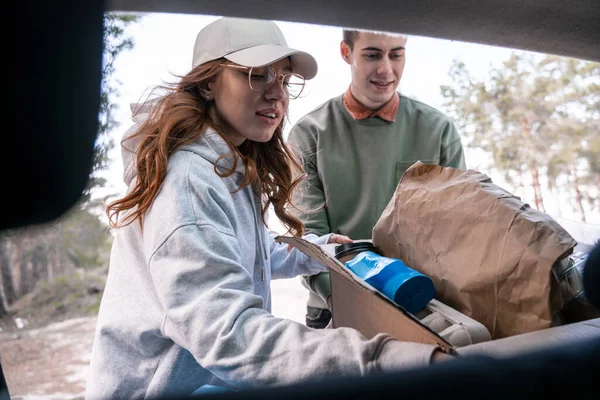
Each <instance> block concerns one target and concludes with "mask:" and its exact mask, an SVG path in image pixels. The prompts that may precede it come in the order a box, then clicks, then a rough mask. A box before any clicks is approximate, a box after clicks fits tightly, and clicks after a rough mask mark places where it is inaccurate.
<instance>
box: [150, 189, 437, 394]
mask: <svg viewBox="0 0 600 400" xmlns="http://www.w3.org/2000/svg"><path fill="white" fill-rule="evenodd" d="M203 202H204V206H206V207H212V210H213V212H214V210H215V208H216V209H218V208H219V207H220V204H219V202H218V201H215V200H214V199H213V198H211V197H210V196H209V197H206V198H204V199H203ZM213 215H217V217H215V218H199V219H198V220H196V221H189V222H188V223H184V224H180V225H179V226H177V228H176V229H174V230H173V231H172V232H171V233H170V234H169V235H167V236H166V237H165V238H163V240H162V241H161V242H160V243H159V245H158V246H157V247H156V250H155V251H153V252H152V253H151V255H150V257H149V270H150V275H151V279H152V285H153V286H154V290H155V292H156V296H157V299H158V301H159V303H160V304H161V307H162V308H163V310H164V319H163V328H162V330H163V334H164V335H165V336H166V337H169V338H171V339H172V340H173V341H174V342H175V343H176V344H177V345H179V346H181V347H182V348H185V349H186V350H188V351H189V352H190V353H191V354H192V355H193V356H194V358H195V359H196V360H197V362H198V363H199V364H200V365H201V366H202V367H204V368H206V369H207V370H209V371H210V372H211V373H213V374H214V375H215V376H216V377H217V378H219V379H221V380H223V381H224V382H226V383H228V384H229V385H232V386H233V387H238V388H248V387H260V386H269V385H281V384H290V383H294V382H298V381H302V380H306V379H315V378H321V379H322V378H327V377H339V376H351V375H352V376H353V375H364V374H366V373H368V372H373V371H380V370H383V371H385V370H387V369H390V368H392V369H396V368H398V367H399V366H404V367H407V366H416V365H427V364H428V363H429V360H430V358H431V354H432V352H433V350H434V349H435V346H430V345H423V344H416V343H402V342H396V341H393V342H392V343H394V345H393V346H389V345H388V343H390V341H391V338H390V336H389V335H385V334H379V335H377V336H375V337H374V338H372V339H366V338H365V337H364V336H363V335H362V334H360V333H359V332H358V331H356V330H354V329H350V328H338V329H324V330H315V329H311V328H308V327H306V326H304V325H302V324H300V323H297V322H295V321H291V320H285V319H280V318H276V317H274V316H273V315H271V314H269V313H268V312H266V311H265V310H263V309H262V299H261V298H260V297H259V296H256V295H254V294H253V281H252V278H251V276H250V275H249V273H248V272H247V270H246V269H245V268H244V267H243V266H242V265H241V262H242V261H241V258H240V252H241V250H240V247H239V244H238V241H237V238H236V237H235V236H234V235H233V233H232V231H231V227H230V226H229V225H228V223H227V220H226V219H223V218H220V217H219V216H218V215H224V214H219V213H217V214H214V213H213ZM198 221H201V222H198ZM278 250H279V249H278ZM284 251H285V250H284ZM292 257H300V256H299V255H298V254H296V255H292ZM380 355H381V356H382V360H383V361H382V362H380V361H378V357H379V356H380Z"/></svg>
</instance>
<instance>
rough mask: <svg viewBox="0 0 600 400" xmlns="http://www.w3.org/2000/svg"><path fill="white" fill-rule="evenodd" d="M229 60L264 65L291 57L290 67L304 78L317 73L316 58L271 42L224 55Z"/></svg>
mask: <svg viewBox="0 0 600 400" xmlns="http://www.w3.org/2000/svg"><path fill="white" fill-rule="evenodd" d="M224 57H225V58H226V59H228V60H229V61H232V62H234V63H236V64H240V65H243V66H245V67H264V66H265V65H270V64H273V63H275V62H277V61H279V60H281V59H283V58H286V57H291V62H292V69H293V70H294V72H295V73H297V74H300V75H302V76H303V77H304V79H307V80H308V79H312V78H314V77H315V76H316V75H317V70H318V66H317V60H315V58H314V57H313V56H311V55H310V54H308V53H306V52H304V51H300V50H296V49H291V48H289V47H284V46H277V45H273V44H263V45H260V46H254V47H249V48H247V49H244V50H239V51H236V52H233V53H230V54H227V55H226V56H224Z"/></svg>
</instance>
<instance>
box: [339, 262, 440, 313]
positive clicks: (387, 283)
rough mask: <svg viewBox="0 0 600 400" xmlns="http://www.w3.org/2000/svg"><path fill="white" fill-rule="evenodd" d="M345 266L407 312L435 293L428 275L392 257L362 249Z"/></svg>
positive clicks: (425, 302)
mask: <svg viewBox="0 0 600 400" xmlns="http://www.w3.org/2000/svg"><path fill="white" fill-rule="evenodd" d="M346 267H347V268H348V269H349V270H351V271H352V272H354V273H355V274H356V275H358V276H359V277H360V278H362V279H363V280H364V281H365V282H367V283H368V284H369V285H371V286H373V287H374V288H375V289H377V290H379V291H380V292H381V293H382V294H383V295H384V296H386V297H387V298H389V299H390V300H392V301H394V302H395V303H396V304H398V305H400V306H402V307H403V308H404V309H405V310H407V311H408V312H410V313H416V312H418V311H421V310H422V309H424V308H425V306H426V305H427V303H429V302H430V301H431V300H432V299H433V298H434V296H435V287H434V285H433V281H432V280H431V278H429V277H428V276H426V275H423V274H421V273H420V272H418V271H415V270H414V269H412V268H409V267H407V266H406V265H405V264H404V263H403V262H402V260H399V259H396V258H389V257H384V256H381V255H379V254H377V253H374V252H372V251H363V252H361V253H359V254H357V255H356V257H354V258H353V259H352V260H350V261H347V262H346Z"/></svg>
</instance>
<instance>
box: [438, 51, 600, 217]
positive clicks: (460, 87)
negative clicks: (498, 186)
mask: <svg viewBox="0 0 600 400" xmlns="http://www.w3.org/2000/svg"><path fill="white" fill-rule="evenodd" d="M449 75H450V77H451V79H452V84H451V85H448V86H443V87H441V93H442V96H443V98H444V99H445V107H446V109H447V111H448V113H449V114H450V115H451V116H452V117H453V118H454V119H455V120H456V122H457V125H458V126H459V127H460V128H461V130H462V133H463V135H464V136H465V137H466V140H465V142H466V143H467V145H468V146H470V147H473V148H478V149H482V150H483V151H485V152H486V153H488V154H490V156H491V157H490V162H491V164H490V165H489V166H488V167H489V168H491V169H495V170H497V171H499V172H501V173H502V174H503V175H504V177H505V178H506V180H507V181H508V182H509V183H512V184H513V185H514V186H519V185H522V184H523V179H524V176H525V175H527V174H531V176H532V177H534V175H537V173H539V174H540V175H545V176H546V177H547V181H548V187H549V188H550V189H556V188H557V187H558V186H559V182H572V181H573V180H575V181H576V182H578V185H579V186H578V187H577V188H575V187H573V188H565V187H562V188H558V189H561V190H584V191H587V194H588V195H587V201H588V203H589V205H590V206H591V207H592V208H593V207H598V209H599V210H600V204H599V203H600V199H597V198H594V197H593V196H592V195H591V193H597V191H598V189H600V188H599V187H598V185H600V133H599V132H600V79H599V77H600V64H598V63H592V62H587V61H582V60H576V59H569V58H563V57H558V56H552V55H539V54H529V53H521V52H515V53H513V54H512V56H511V57H510V58H509V59H508V60H506V61H505V62H504V63H503V64H502V65H501V66H500V67H494V68H491V69H490V71H489V75H488V78H486V79H484V80H477V79H475V78H474V77H473V76H472V75H471V74H470V73H469V71H468V70H467V67H466V65H465V64H464V63H463V62H461V61H460V60H455V62H454V64H453V66H452V67H451V69H450V71H449ZM574 174H576V175H577V176H574ZM563 186H564V185H563ZM586 189H589V190H586Z"/></svg>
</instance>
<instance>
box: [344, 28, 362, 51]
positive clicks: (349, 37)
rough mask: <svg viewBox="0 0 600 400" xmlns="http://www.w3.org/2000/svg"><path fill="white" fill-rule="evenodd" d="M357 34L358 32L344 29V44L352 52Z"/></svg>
mask: <svg viewBox="0 0 600 400" xmlns="http://www.w3.org/2000/svg"><path fill="white" fill-rule="evenodd" d="M359 33H360V31H356V30H350V29H344V33H343V38H344V42H346V44H347V45H348V46H349V47H350V50H354V42H356V40H357V39H358V35H359Z"/></svg>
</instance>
